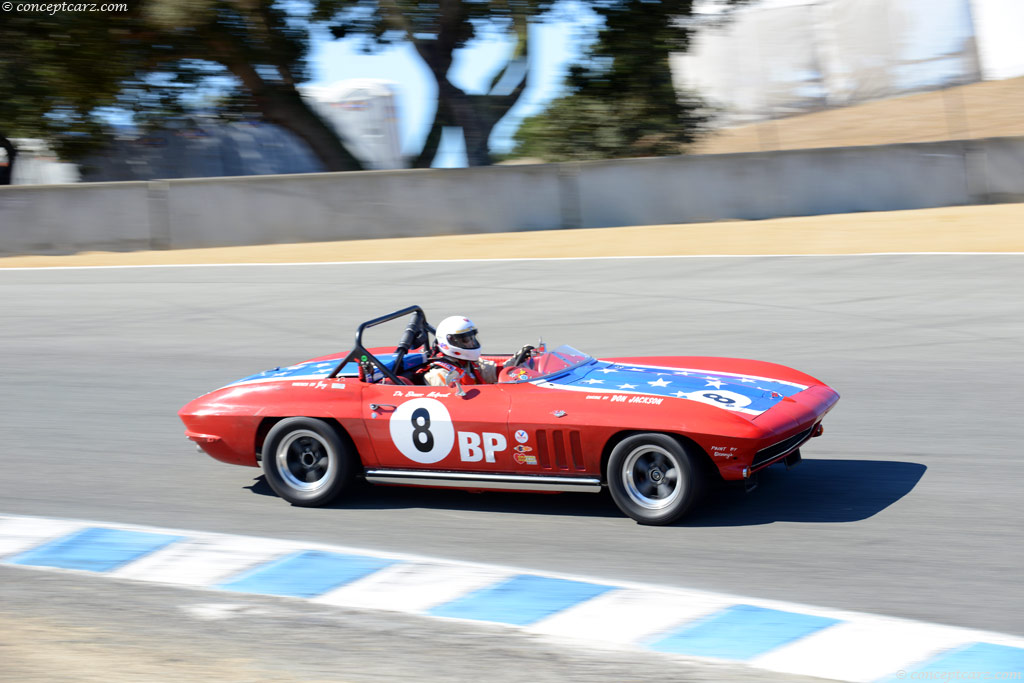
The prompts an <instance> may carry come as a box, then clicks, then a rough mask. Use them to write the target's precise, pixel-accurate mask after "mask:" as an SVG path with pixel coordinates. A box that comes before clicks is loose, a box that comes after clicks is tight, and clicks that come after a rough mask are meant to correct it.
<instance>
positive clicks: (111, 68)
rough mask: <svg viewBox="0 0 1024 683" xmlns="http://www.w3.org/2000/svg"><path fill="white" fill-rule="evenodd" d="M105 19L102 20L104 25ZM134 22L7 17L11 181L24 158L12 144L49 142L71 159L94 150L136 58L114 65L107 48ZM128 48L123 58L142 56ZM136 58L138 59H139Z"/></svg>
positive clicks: (4, 77)
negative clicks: (103, 111) (107, 110)
mask: <svg viewBox="0 0 1024 683" xmlns="http://www.w3.org/2000/svg"><path fill="white" fill-rule="evenodd" d="M101 16H102V18H101ZM133 22H134V16H133V15H131V14H129V13H125V14H121V15H112V16H106V15H97V14H80V15H79V14H74V15H72V14H53V15H50V14H42V13H39V14H19V13H16V12H11V13H6V14H5V15H4V22H3V23H2V24H0V147H3V148H4V149H5V150H6V152H7V157H8V166H7V169H6V173H5V174H4V176H3V177H0V184H6V183H7V182H9V181H10V174H11V172H12V171H13V169H14V165H15V162H16V158H17V151H16V149H15V148H14V145H13V144H12V143H11V141H10V138H18V137H28V138H43V139H46V140H49V141H50V142H51V143H52V144H53V145H54V146H55V147H56V151H57V152H58V153H59V154H60V155H61V156H63V157H65V158H71V157H74V156H76V155H78V154H82V153H85V152H88V151H90V150H91V149H95V148H96V147H97V146H98V145H101V144H102V143H103V142H104V140H105V138H104V131H103V125H102V121H101V120H100V119H99V118H97V117H96V116H95V115H94V114H95V112H96V111H97V110H98V109H100V108H102V107H104V106H114V105H115V104H116V103H117V95H118V93H119V91H120V90H121V83H122V82H123V81H124V80H125V79H127V78H129V77H130V76H131V70H130V68H128V67H127V66H126V64H127V63H128V62H130V61H131V60H132V58H133V57H127V58H125V59H111V58H110V55H109V51H107V50H104V49H103V48H102V47H101V46H103V45H109V44H111V43H113V42H118V41H119V40H120V38H121V37H122V36H123V35H125V33H127V32H128V31H129V30H130V26H132V24H133ZM136 48H137V46H136V45H133V44H131V43H126V44H125V45H124V46H122V48H121V53H122V54H123V55H129V54H131V53H133V52H135V51H136ZM136 56H137V55H136Z"/></svg>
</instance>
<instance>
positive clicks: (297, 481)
mask: <svg viewBox="0 0 1024 683" xmlns="http://www.w3.org/2000/svg"><path fill="white" fill-rule="evenodd" d="M274 457H275V458H276V459H277V469H278V471H279V472H280V473H281V478H282V479H283V480H284V481H285V483H286V484H288V486H290V487H292V488H294V489H296V490H297V491H302V492H304V493H312V492H314V491H318V490H320V489H321V488H323V487H324V486H326V485H327V484H328V482H330V480H331V472H332V471H333V469H334V467H335V464H334V463H335V461H336V460H337V457H338V456H337V454H335V453H334V450H333V449H332V448H331V445H330V444H329V443H327V442H326V441H325V440H324V439H322V438H321V437H320V435H319V434H317V433H316V432H313V431H310V430H308V429H296V430H295V431H292V432H290V433H289V434H287V435H286V436H285V437H284V438H283V439H281V442H280V443H279V444H278V446H277V450H276V452H275V453H274Z"/></svg>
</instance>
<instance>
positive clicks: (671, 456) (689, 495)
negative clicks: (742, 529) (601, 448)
mask: <svg viewBox="0 0 1024 683" xmlns="http://www.w3.org/2000/svg"><path fill="white" fill-rule="evenodd" d="M697 457H698V455H695V454H691V453H690V452H689V451H687V449H686V448H684V447H683V445H682V444H680V443H679V442H678V441H676V440H675V439H673V438H672V437H671V436H668V435H666V434H654V433H651V434H636V435H634V436H630V437H627V438H625V439H623V440H622V441H621V442H620V443H619V444H618V445H616V446H615V448H614V449H612V453H611V455H610V456H609V458H608V471H607V473H606V474H607V479H608V490H609V491H610V492H611V494H612V499H613V500H614V501H615V504H616V505H618V506H619V509H620V510H622V511H623V512H624V513H626V514H627V515H629V516H630V517H632V518H633V519H635V520H636V521H637V522H639V523H640V524H652V525H663V524H671V523H672V522H675V521H677V520H679V519H680V518H681V517H682V516H683V515H685V514H686V513H687V512H689V510H690V508H692V507H693V505H694V503H696V502H697V500H698V499H699V497H700V495H701V493H702V492H703V489H704V485H705V479H704V470H703V468H702V467H701V466H700V462H699V461H697V460H696V458H697Z"/></svg>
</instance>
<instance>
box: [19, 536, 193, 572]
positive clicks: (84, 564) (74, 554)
mask: <svg viewBox="0 0 1024 683" xmlns="http://www.w3.org/2000/svg"><path fill="white" fill-rule="evenodd" d="M182 538H184V536H172V535H169V534H153V533H147V532H143V531H123V530H121V529H105V528H102V527H90V528H88V529H82V530H81V531H76V532H75V533H73V534H69V535H68V536H64V537H62V538H58V539H57V540H55V541H51V542H49V543H47V544H45V545H41V546H39V547H37V548H33V549H32V550H27V551H25V552H23V553H21V554H19V555H16V556H14V557H13V558H11V559H10V560H9V562H10V563H11V564H21V565H28V566H34V567H59V568H61V569H81V570H83V571H88V572H109V571H111V570H113V569H117V568H118V567H120V566H121V565H124V564H128V563H129V562H132V561H134V560H137V559H139V558H140V557H142V556H143V555H148V554H149V553H151V552H153V551H155V550H159V549H160V548H163V547H164V546H167V545H170V544H171V543H174V542H175V541H179V540H181V539H182Z"/></svg>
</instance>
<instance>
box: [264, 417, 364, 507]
mask: <svg viewBox="0 0 1024 683" xmlns="http://www.w3.org/2000/svg"><path fill="white" fill-rule="evenodd" d="M354 460H355V456H354V454H352V453H350V452H349V449H348V448H346V446H345V444H344V443H343V442H342V440H341V438H340V437H339V436H338V433H337V432H336V431H334V429H333V428H332V427H331V425H329V424H327V423H326V422H324V421H323V420H317V419H315V418H311V417H289V418H287V419H284V420H281V421H280V422H278V423H277V424H276V425H274V427H273V428H272V429H271V430H270V433H268V434H267V439H266V441H265V442H264V445H263V473H264V474H265V475H266V477H267V483H268V484H270V488H272V489H274V492H275V493H277V495H279V496H281V497H282V498H284V499H285V500H287V501H288V502H289V503H291V504H292V505H299V506H301V507H319V506H321V505H327V504H328V503H330V502H332V501H333V500H334V499H335V498H337V497H338V495H339V494H340V493H341V492H342V491H343V490H344V489H345V487H346V486H348V485H349V484H350V483H351V481H352V479H353V477H354V475H355V463H354Z"/></svg>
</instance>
